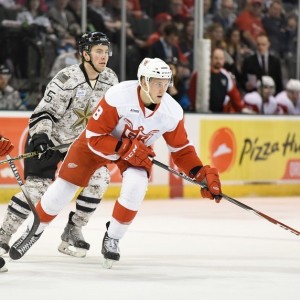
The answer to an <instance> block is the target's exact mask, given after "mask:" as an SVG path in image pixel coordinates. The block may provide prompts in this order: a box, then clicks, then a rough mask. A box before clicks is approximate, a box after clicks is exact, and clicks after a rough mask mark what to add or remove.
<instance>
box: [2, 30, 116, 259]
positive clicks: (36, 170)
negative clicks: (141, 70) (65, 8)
mask: <svg viewBox="0 0 300 300" xmlns="http://www.w3.org/2000/svg"><path fill="white" fill-rule="evenodd" d="M78 49H79V52H80V54H81V56H82V63H81V64H75V65H72V66H69V67H66V68H64V69H63V70H61V71H60V72H58V73H57V75H56V76H55V77H54V78H53V79H52V80H51V81H50V82H49V84H48V85H47V87H46V91H45V94H44V97H43V99H42V100H41V102H40V103H39V104H38V106H37V107H36V109H35V110H34V112H33V114H32V115H31V117H30V120H29V135H28V138H27V142H26V145H25V152H30V151H39V152H40V153H41V155H40V156H39V157H33V158H29V159H26V160H25V162H24V176H25V178H26V183H25V186H26V189H27V191H28V193H29V195H30V199H31V200H32V201H33V202H34V203H37V201H38V200H39V199H40V198H41V196H42V195H43V194H44V192H45V191H46V190H47V188H48V186H49V185H50V184H51V182H52V181H53V180H54V178H55V173H56V170H57V166H58V163H59V162H60V161H62V160H63V158H64V156H65V154H66V151H67V149H63V150H60V151H55V152H53V151H51V150H49V151H45V150H46V149H47V148H48V147H49V146H50V147H51V146H57V145H62V144H66V143H70V142H73V141H74V139H75V138H77V137H78V135H79V134H80V133H81V132H82V131H83V130H84V128H85V127H86V124H87V121H88V119H89V117H90V116H91V114H92V112H93V111H94V109H95V107H96V106H97V104H98V103H99V101H100V100H101V98H102V96H103V95H104V94H105V92H106V91H107V90H108V89H109V88H110V87H111V86H113V85H114V84H116V83H117V82H118V78H117V76H116V74H115V73H114V72H113V71H112V70H111V69H110V68H107V67H106V65H107V62H108V58H109V56H110V55H111V48H110V42H109V40H108V39H107V37H106V35H105V34H103V33H100V32H93V33H86V34H83V35H82V37H81V39H80V40H79V42H78ZM74 167H76V166H74ZM109 181H110V176H109V172H108V169H107V168H106V167H101V168H99V169H98V170H97V171H96V172H95V173H94V174H93V176H92V177H91V180H90V181H89V185H88V186H87V187H85V188H84V189H83V190H82V191H81V193H80V194H79V195H78V197H77V199H76V212H70V215H69V220H68V223H67V226H66V228H65V230H64V232H63V234H62V236H61V238H62V243H61V244H60V245H59V248H58V250H59V251H61V252H63V253H65V254H69V255H73V256H77V257H84V256H85V255H86V250H88V249H89V244H88V243H86V242H85V240H84V238H83V235H82V232H81V227H82V226H84V225H86V224H87V222H88V220H89V218H90V216H91V215H92V213H93V212H94V211H95V210H96V208H97V206H98V204H99V203H100V201H101V199H102V196H103V194H104V192H105V191H106V189H107V186H108V184H109ZM29 213H30V208H29V206H28V204H27V203H26V200H25V197H24V195H23V194H22V193H21V192H20V193H17V194H16V195H14V196H13V197H12V199H11V201H10V203H9V205H8V208H7V212H6V215H5V217H4V221H3V224H2V226H1V228H0V255H3V254H5V253H7V252H8V251H9V241H10V239H11V236H12V235H13V234H14V233H15V232H16V231H17V229H18V228H19V227H20V225H21V224H22V223H23V221H24V220H25V219H26V218H27V217H28V215H29Z"/></svg>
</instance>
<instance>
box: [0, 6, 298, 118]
mask: <svg viewBox="0 0 300 300" xmlns="http://www.w3.org/2000/svg"><path fill="white" fill-rule="evenodd" d="M81 5H82V1H81V0H0V45H1V47H0V65H1V67H0V109H2V110H3V109H16V110H21V109H33V108H34V107H35V105H36V104H37V103H38V102H39V100H40V99H41V98H42V93H43V90H44V87H45V86H46V84H47V83H48V82H49V80H50V79H51V78H52V77H53V76H54V75H55V74H56V73H57V72H58V71H60V70H61V69H62V68H63V67H65V66H68V65H71V64H74V63H78V62H80V56H79V55H78V52H77V49H76V40H77V38H78V37H79V36H80V35H81V34H82V32H81V11H82V7H81ZM126 5H127V24H126V44H127V49H126V66H127V67H126V80H130V79H136V72H137V67H138V65H139V63H140V62H141V60H142V59H143V58H144V57H159V58H161V59H163V60H164V61H166V62H167V63H168V64H169V65H170V67H171V69H172V71H173V75H174V86H173V87H171V88H170V89H169V91H168V92H169V93H170V94H171V95H172V96H173V97H174V98H175V99H176V100H177V101H178V102H179V103H180V104H181V106H182V107H183V109H184V110H185V111H187V112H193V111H195V101H196V99H195V97H196V90H195V89H196V82H197V78H198V75H197V74H196V72H194V62H193V58H194V53H193V50H194V45H193V43H194V26H195V22H194V0H159V1H157V0H126ZM203 5H204V6H203V13H204V38H206V39H210V40H211V53H212V57H211V81H210V85H211V88H210V99H209V101H210V105H209V106H210V111H211V112H214V113H224V112H226V113H235V112H241V113H260V114H300V81H299V80H297V79H296V62H297V57H296V53H297V27H298V1H296V0H203ZM121 26H122V23H121V0H89V1H88V7H87V31H101V32H104V33H106V34H107V36H108V37H109V39H110V41H111V43H112V48H113V56H112V57H111V58H110V61H109V67H111V68H112V69H113V70H114V71H115V72H116V73H117V75H119V74H120V65H119V62H120V59H119V57H120V37H121ZM200 79H201V74H200ZM16 91H17V92H16ZM12 98H13V100H12Z"/></svg>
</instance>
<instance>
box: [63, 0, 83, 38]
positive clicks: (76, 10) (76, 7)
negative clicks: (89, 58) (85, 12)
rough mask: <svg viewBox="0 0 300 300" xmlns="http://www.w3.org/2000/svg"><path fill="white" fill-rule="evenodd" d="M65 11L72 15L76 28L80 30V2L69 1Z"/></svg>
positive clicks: (80, 0)
mask: <svg viewBox="0 0 300 300" xmlns="http://www.w3.org/2000/svg"><path fill="white" fill-rule="evenodd" d="M66 10H67V11H69V12H70V13H71V14H72V16H73V19H74V20H75V23H76V25H77V27H79V28H81V15H82V0H69V1H68V5H67V6H66ZM78 33H80V32H78Z"/></svg>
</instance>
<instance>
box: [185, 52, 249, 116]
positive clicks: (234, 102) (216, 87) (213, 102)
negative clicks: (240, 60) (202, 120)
mask: <svg viewBox="0 0 300 300" xmlns="http://www.w3.org/2000/svg"><path fill="white" fill-rule="evenodd" d="M224 64H225V53H224V50H223V49H220V48H216V49H215V50H214V51H213V52H212V57H211V73H210V75H211V77H210V96H209V109H210V111H211V112H213V113H224V112H225V113H234V112H244V113H247V110H246V109H245V105H244V102H243V100H242V98H241V95H240V92H239V90H238V89H237V86H236V84H235V82H234V80H233V78H232V75H231V74H230V73H229V72H228V71H226V70H225V69H224ZM196 76H197V73H193V75H192V78H191V81H190V91H189V95H190V100H191V104H192V107H193V109H194V108H195V101H196V99H195V95H196V82H197V77H196Z"/></svg>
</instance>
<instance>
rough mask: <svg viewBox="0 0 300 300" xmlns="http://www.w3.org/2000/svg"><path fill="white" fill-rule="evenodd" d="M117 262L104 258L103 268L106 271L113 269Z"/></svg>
mask: <svg viewBox="0 0 300 300" xmlns="http://www.w3.org/2000/svg"><path fill="white" fill-rule="evenodd" d="M116 261H117V260H112V259H107V258H104V260H103V263H102V266H103V268H104V269H111V268H112V266H113V264H114V263H115V262H116Z"/></svg>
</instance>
